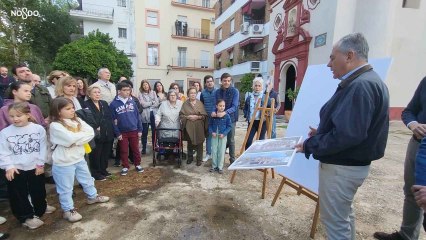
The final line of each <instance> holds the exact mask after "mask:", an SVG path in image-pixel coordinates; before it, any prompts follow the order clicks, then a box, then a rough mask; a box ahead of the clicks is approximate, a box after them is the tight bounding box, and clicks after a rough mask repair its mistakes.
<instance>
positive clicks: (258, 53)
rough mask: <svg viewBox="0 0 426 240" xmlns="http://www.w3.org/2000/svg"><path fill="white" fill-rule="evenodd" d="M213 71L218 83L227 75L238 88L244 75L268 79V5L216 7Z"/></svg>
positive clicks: (248, 0)
mask: <svg viewBox="0 0 426 240" xmlns="http://www.w3.org/2000/svg"><path fill="white" fill-rule="evenodd" d="M215 15H216V19H215V33H216V37H215V47H214V57H215V71H214V77H215V79H216V83H217V84H218V82H219V78H220V76H221V75H222V74H223V73H225V72H227V73H230V74H231V75H232V76H233V80H234V82H235V83H236V85H238V82H239V81H240V79H241V77H242V76H244V74H246V73H255V74H262V76H263V77H266V78H267V77H268V76H269V73H268V68H267V61H266V60H267V57H268V41H269V40H268V39H269V3H268V1H267V0H234V1H233V0H219V1H218V2H217V4H216V6H215Z"/></svg>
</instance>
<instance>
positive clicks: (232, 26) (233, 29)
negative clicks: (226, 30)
mask: <svg viewBox="0 0 426 240" xmlns="http://www.w3.org/2000/svg"><path fill="white" fill-rule="evenodd" d="M234 31H235V18H233V19H231V33H233V32H234Z"/></svg>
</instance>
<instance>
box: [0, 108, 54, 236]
mask: <svg viewBox="0 0 426 240" xmlns="http://www.w3.org/2000/svg"><path fill="white" fill-rule="evenodd" d="M8 112H9V119H10V122H12V125H10V126H8V127H6V128H4V129H3V130H2V131H1V132H0V139H2V141H1V143H0V166H1V168H3V169H5V170H6V178H7V180H8V181H7V189H8V193H9V201H10V207H11V209H12V213H13V215H14V216H15V217H16V218H17V219H18V220H19V221H20V222H21V223H22V225H23V226H26V227H28V228H30V229H36V228H39V227H40V226H42V225H43V224H44V223H43V221H41V220H40V219H39V218H40V217H41V216H43V214H44V213H45V211H46V206H47V203H46V190H45V188H44V161H45V159H46V157H47V156H46V154H47V151H46V150H47V147H46V131H45V130H44V128H43V127H42V126H40V125H38V124H35V123H34V122H35V120H34V118H33V117H32V115H31V109H30V106H29V104H28V103H26V102H21V103H13V104H11V105H9V106H8ZM28 195H30V196H31V202H32V205H31V203H30V200H29V199H28Z"/></svg>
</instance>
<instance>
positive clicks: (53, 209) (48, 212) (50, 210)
mask: <svg viewBox="0 0 426 240" xmlns="http://www.w3.org/2000/svg"><path fill="white" fill-rule="evenodd" d="M54 211H56V208H55V207H54V206H50V205H47V206H46V212H44V213H47V214H51V213H53V212H54Z"/></svg>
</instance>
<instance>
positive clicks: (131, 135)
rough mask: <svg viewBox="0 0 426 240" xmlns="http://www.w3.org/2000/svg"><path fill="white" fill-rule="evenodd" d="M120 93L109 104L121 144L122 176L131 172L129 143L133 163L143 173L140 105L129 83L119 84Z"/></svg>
mask: <svg viewBox="0 0 426 240" xmlns="http://www.w3.org/2000/svg"><path fill="white" fill-rule="evenodd" d="M117 90H118V95H117V96H116V97H115V99H114V100H113V101H112V102H111V104H110V105H109V107H110V109H111V113H112V120H113V123H114V124H113V125H114V133H115V136H116V137H117V139H118V144H119V146H120V158H121V164H122V165H123V169H122V170H121V176H126V175H127V173H128V172H129V159H128V156H129V152H128V151H129V145H130V150H131V151H132V154H133V163H134V164H135V168H136V171H137V172H139V173H142V172H143V171H144V170H143V168H142V167H141V166H140V163H141V153H140V152H139V139H140V138H141V136H142V122H141V119H140V117H139V112H138V107H137V105H136V103H135V101H134V100H133V98H131V97H130V93H131V91H132V89H131V86H130V85H129V84H128V83H125V82H120V83H118V84H117Z"/></svg>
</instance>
